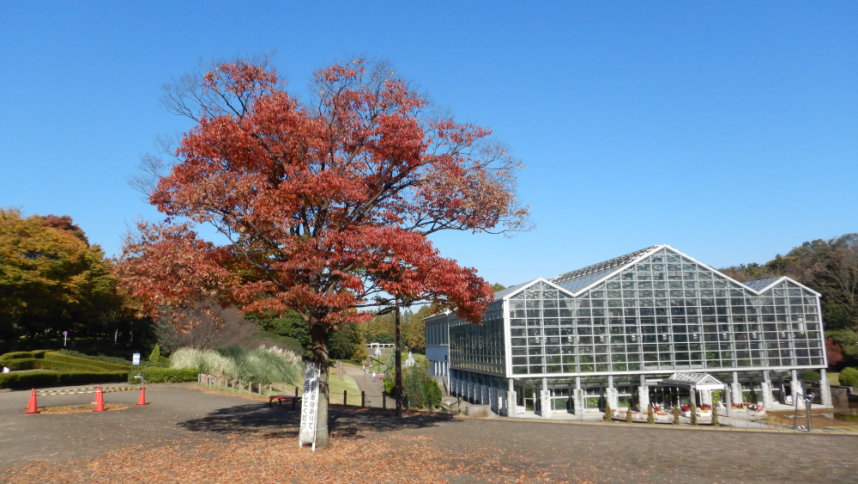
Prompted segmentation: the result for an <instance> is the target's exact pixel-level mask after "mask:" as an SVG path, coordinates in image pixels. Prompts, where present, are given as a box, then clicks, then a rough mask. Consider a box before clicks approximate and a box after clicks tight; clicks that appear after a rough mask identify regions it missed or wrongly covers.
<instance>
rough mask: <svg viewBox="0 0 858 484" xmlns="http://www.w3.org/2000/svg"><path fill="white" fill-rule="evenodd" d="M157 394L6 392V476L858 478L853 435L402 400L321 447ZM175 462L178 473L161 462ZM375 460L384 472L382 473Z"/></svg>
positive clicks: (350, 424) (187, 397)
mask: <svg viewBox="0 0 858 484" xmlns="http://www.w3.org/2000/svg"><path fill="white" fill-rule="evenodd" d="M147 395H148V396H149V400H150V401H151V402H152V404H151V405H149V406H147V407H130V408H129V409H128V410H124V411H117V412H108V413H104V414H92V413H87V414H73V415H38V416H26V415H24V408H25V407H26V404H27V399H28V397H29V394H28V393H27V392H11V393H0V449H2V452H0V475H3V476H4V477H3V478H0V480H3V479H6V480H8V481H9V482H16V483H25V482H44V480H45V479H46V477H45V476H54V475H56V476H63V478H62V479H59V478H58V480H59V481H62V482H90V481H96V482H127V481H135V482H145V481H148V480H152V481H158V480H161V481H163V482H237V481H244V482H251V481H260V482H303V481H304V480H305V479H306V476H307V475H313V476H316V477H319V479H320V482H323V481H324V482H342V480H343V472H346V473H348V476H349V477H348V478H347V479H345V480H348V481H350V482H374V483H378V482H394V481H395V482H400V481H402V480H417V481H425V480H432V481H433V482H461V483H464V482H582V483H583V482H590V483H593V482H616V483H639V482H659V483H663V482H677V483H692V484H697V483H700V484H704V483H706V484H713V483H719V484H725V483H739V482H745V483H768V482H802V483H824V484H831V483H846V482H855V476H856V475H858V460H856V459H855V455H856V452H858V436H854V435H808V434H806V433H767V432H766V431H762V432H760V431H757V432H748V431H741V430H733V431H726V432H725V431H717V430H710V431H701V430H697V429H691V428H688V427H682V428H684V429H686V430H685V431H677V429H676V428H671V427H670V426H668V428H663V427H661V426H648V425H643V424H641V425H631V426H629V425H624V424H611V423H605V424H596V423H593V424H588V423H583V424H582V423H571V422H570V423H564V422H558V421H546V420H543V421H526V420H521V419H506V418H497V419H484V420H476V419H468V418H461V417H455V418H454V417H450V416H443V415H438V414H434V415H427V414H418V413H410V414H408V415H409V416H407V418H404V419H397V418H395V417H394V416H393V411H392V410H388V411H387V412H383V411H381V410H377V409H361V408H356V407H342V406H333V407H332V410H331V419H330V423H329V425H330V427H331V431H332V434H333V442H334V446H333V447H332V450H328V451H325V452H323V453H316V454H312V453H310V452H309V451H308V450H306V449H305V450H299V449H298V446H297V445H295V441H296V438H297V429H298V423H299V412H293V411H290V410H288V409H285V408H277V406H275V407H273V408H269V407H268V405H267V403H265V402H261V401H259V400H248V399H246V398H240V397H235V396H230V395H221V394H215V393H209V392H206V391H203V390H200V389H198V388H195V387H193V386H191V385H152V386H151V387H149V388H147ZM90 397H91V395H68V396H57V397H45V398H44V399H42V400H40V402H39V403H40V405H45V404H50V405H67V404H74V403H86V402H89V401H91V399H90ZM48 398H52V400H50V402H49V401H48ZM136 398H137V393H136V392H124V393H110V394H107V395H106V399H107V400H108V402H113V403H126V404H133V403H134V402H135V401H136ZM108 452H110V453H109V454H106V453H108ZM105 455H106V456H105ZM86 458H89V460H85V459H86ZM34 459H47V460H44V461H42V462H34V461H33V460H34ZM367 466H369V467H367ZM164 469H169V470H170V472H171V474H166V475H165V474H159V472H161V471H162V470H164ZM274 470H276V471H274ZM269 471H273V472H275V474H274V475H271V474H266V472H269ZM376 471H378V472H381V471H384V472H385V474H384V475H383V476H382V477H379V476H374V475H372V472H376ZM54 473H56V474H54ZM430 476H431V478H430ZM51 480H52V478H51V477H48V478H47V481H51Z"/></svg>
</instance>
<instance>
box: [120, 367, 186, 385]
mask: <svg viewBox="0 0 858 484" xmlns="http://www.w3.org/2000/svg"><path fill="white" fill-rule="evenodd" d="M135 375H143V378H145V379H146V383H180V382H187V381H197V375H199V374H198V373H197V370H196V368H158V367H157V366H143V367H140V368H138V370H137V371H134V370H132V371H130V372H129V373H128V383H140V379H139V378H134V376H135Z"/></svg>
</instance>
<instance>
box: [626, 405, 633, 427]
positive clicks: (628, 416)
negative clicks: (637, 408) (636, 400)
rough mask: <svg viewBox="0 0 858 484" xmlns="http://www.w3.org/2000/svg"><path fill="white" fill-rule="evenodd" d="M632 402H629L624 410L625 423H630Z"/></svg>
mask: <svg viewBox="0 0 858 484" xmlns="http://www.w3.org/2000/svg"><path fill="white" fill-rule="evenodd" d="M633 421H634V420H632V403H631V402H629V408H628V410H626V423H632V422H633Z"/></svg>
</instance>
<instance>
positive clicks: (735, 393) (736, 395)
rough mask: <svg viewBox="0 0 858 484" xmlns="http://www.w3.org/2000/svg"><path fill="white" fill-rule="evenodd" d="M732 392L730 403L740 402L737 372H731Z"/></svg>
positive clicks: (739, 384) (740, 390)
mask: <svg viewBox="0 0 858 484" xmlns="http://www.w3.org/2000/svg"><path fill="white" fill-rule="evenodd" d="M730 389H731V390H732V394H733V401H732V403H742V384H741V383H739V372H737V371H734V372H733V383H731V384H730Z"/></svg>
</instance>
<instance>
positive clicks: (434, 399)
mask: <svg viewBox="0 0 858 484" xmlns="http://www.w3.org/2000/svg"><path fill="white" fill-rule="evenodd" d="M423 396H424V397H425V398H426V405H427V406H428V407H429V409H430V410H432V409H433V408H434V407H437V406H438V405H440V404H441V387H439V386H438V381H437V380H435V379H434V378H429V379H428V380H426V383H424V384H423Z"/></svg>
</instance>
